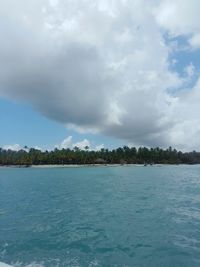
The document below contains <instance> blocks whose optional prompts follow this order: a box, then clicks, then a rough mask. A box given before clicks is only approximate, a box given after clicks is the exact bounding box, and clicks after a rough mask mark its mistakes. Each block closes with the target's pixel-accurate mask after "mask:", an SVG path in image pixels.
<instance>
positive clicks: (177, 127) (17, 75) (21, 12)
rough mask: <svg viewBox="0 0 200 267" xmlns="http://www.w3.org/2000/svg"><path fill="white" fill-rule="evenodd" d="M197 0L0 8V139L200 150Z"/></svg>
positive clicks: (49, 0) (46, 2) (57, 0)
mask: <svg viewBox="0 0 200 267" xmlns="http://www.w3.org/2000/svg"><path fill="white" fill-rule="evenodd" d="M199 10H200V1H198V0H191V1H188V0H174V1H169V0H156V1H155V0H149V1H146V0H139V1H136V0H126V1H124V0H119V1H108V0H84V1H83V0H74V1H71V0H43V1H41V0H30V1H28V2H27V0H21V1H18V2H16V1H15V2H13V1H11V0H7V1H3V2H2V4H1V9H0V44H1V45H0V125H1V131H0V146H1V147H5V148H13V149H16V148H17V149H19V148H21V147H23V146H24V145H27V146H28V147H40V148H42V149H53V148H54V147H55V146H57V147H58V148H67V147H71V148H72V147H73V146H75V145H77V146H79V147H81V148H83V147H84V146H86V145H88V146H90V148H92V149H99V148H101V147H103V146H104V147H108V148H113V147H118V146H122V145H130V146H148V147H156V146H161V147H169V146H172V147H175V148H177V149H181V150H194V149H195V150H200V138H199V136H200V118H199V113H200V105H199V102H200V24H199Z"/></svg>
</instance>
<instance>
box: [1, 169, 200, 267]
mask: <svg viewBox="0 0 200 267" xmlns="http://www.w3.org/2000/svg"><path fill="white" fill-rule="evenodd" d="M0 262H4V263H7V264H11V265H13V266H20V267H21V266H22V267H24V266H29V267H30V266H34V267H39V266H45V267H51V266H52V267H56V266H66V267H67V266H69V267H70V266H71V267H79V266H80V267H86V266H87V267H93V266H102V267H106V266H108V267H112V266H113V267H114V266H115V267H119V266H120V267H122V266H124V267H125V266H126V267H128V266H130V267H132V266H133V267H134V266H136V267H137V266H138V267H139V266H145V267H146V266H147V267H151V266H152V267H156V266H161V267H165V266H167V267H168V266H170V267H171V266H172V267H173V266H181V267H183V266H188V267H193V266H198V267H199V266H200V166H161V167H159V166H153V167H150V166H149V167H136V166H135V167H123V166H122V167H96V168H86V167H85V168H84V167H83V168H65V169H64V168H63V169H62V168H60V169H59V168H54V169H53V168H52V169H50V168H49V169H48V168H47V169H14V168H13V169H6V168H4V169H3V168H1V169H0Z"/></svg>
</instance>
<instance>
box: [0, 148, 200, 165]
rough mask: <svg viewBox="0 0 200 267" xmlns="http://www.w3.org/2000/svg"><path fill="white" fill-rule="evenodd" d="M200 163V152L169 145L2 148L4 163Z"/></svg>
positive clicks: (2, 161)
mask: <svg viewBox="0 0 200 267" xmlns="http://www.w3.org/2000/svg"><path fill="white" fill-rule="evenodd" d="M95 163H99V164H115V163H118V164H126V163H127V164H132V163H133V164H134V163H137V164H144V163H145V164H154V163H155V164H159V163H160V164H199V163H200V153H199V152H196V151H193V152H187V153H183V152H181V151H177V150H175V149H172V148H171V147H169V148H168V149H161V148H159V147H156V148H146V147H139V148H138V149H136V148H135V147H132V148H130V147H128V146H124V147H119V148H117V149H113V150H108V149H101V150H100V151H91V150H89V147H85V149H84V150H81V149H79V148H78V147H75V148H74V149H62V150H59V149H55V150H54V151H44V152H42V151H40V150H37V149H34V148H30V149H29V151H28V152H27V147H24V149H22V150H20V151H18V152H16V151H12V150H4V149H2V148H0V165H23V166H24V165H25V166H30V165H45V164H61V165H62V164H95Z"/></svg>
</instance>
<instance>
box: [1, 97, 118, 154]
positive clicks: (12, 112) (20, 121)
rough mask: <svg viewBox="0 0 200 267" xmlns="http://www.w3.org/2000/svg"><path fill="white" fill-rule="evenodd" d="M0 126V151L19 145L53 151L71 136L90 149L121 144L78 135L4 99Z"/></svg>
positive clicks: (101, 137) (27, 106)
mask: <svg viewBox="0 0 200 267" xmlns="http://www.w3.org/2000/svg"><path fill="white" fill-rule="evenodd" d="M0 124H1V131H0V147H4V146H6V145H8V144H10V145H14V144H19V145H20V146H21V147H24V146H25V145H26V146H28V147H37V146H38V147H40V148H42V149H54V147H55V146H56V145H59V144H60V143H61V141H63V140H64V139H65V138H66V137H67V136H72V137H73V142H74V143H76V142H80V141H82V140H83V139H84V138H86V139H88V140H90V142H91V146H92V147H93V148H95V147H96V146H97V145H100V144H104V145H105V147H109V148H114V147H116V146H120V145H122V144H123V142H122V141H120V140H116V139H113V138H109V137H106V136H103V135H99V134H79V133H77V132H76V131H74V130H72V129H67V127H65V126H64V125H63V124H61V123H57V122H55V121H52V120H49V119H47V118H46V117H44V116H42V115H40V114H39V113H38V112H36V111H34V110H33V109H32V108H31V107H30V106H29V105H27V104H24V103H22V102H19V103H18V102H16V101H15V102H13V101H11V100H5V99H0Z"/></svg>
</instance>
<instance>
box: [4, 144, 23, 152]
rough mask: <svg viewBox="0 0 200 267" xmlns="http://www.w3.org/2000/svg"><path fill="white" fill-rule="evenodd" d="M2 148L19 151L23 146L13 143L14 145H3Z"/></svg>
mask: <svg viewBox="0 0 200 267" xmlns="http://www.w3.org/2000/svg"><path fill="white" fill-rule="evenodd" d="M3 149H5V150H12V151H19V150H21V149H23V148H22V147H21V146H20V145H18V144H14V145H5V146H3Z"/></svg>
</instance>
